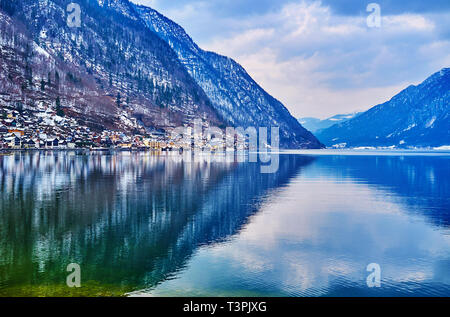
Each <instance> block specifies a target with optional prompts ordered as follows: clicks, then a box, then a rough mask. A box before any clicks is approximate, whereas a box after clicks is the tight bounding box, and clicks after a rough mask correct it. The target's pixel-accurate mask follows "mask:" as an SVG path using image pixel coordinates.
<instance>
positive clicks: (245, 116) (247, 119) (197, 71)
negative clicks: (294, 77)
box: [136, 6, 322, 148]
mask: <svg viewBox="0 0 450 317" xmlns="http://www.w3.org/2000/svg"><path fill="white" fill-rule="evenodd" d="M136 10H137V11H138V12H139V15H140V17H141V18H142V19H143V20H144V21H145V23H146V25H147V26H148V28H150V29H151V30H153V31H154V32H155V33H157V34H158V35H159V36H160V37H161V38H162V39H164V40H165V41H166V42H167V43H168V44H169V45H170V46H171V47H172V48H173V49H174V51H175V52H176V53H177V54H178V58H179V59H180V61H181V62H182V63H183V65H185V67H186V69H187V71H188V72H189V74H190V75H191V76H192V77H193V78H194V79H195V80H196V82H197V83H198V85H199V86H200V87H202V88H203V90H204V91H205V93H206V95H207V96H208V97H209V98H210V100H211V101H212V103H213V106H214V107H215V109H216V110H217V111H218V112H219V113H220V114H221V115H222V117H224V118H226V119H227V121H228V124H230V125H232V126H243V127H247V126H255V127H258V126H262V127H270V126H278V127H280V139H281V146H282V147H285V148H295V147H303V148H318V147H321V146H322V145H321V144H320V142H318V141H317V139H316V138H315V137H314V136H313V135H312V134H311V133H310V132H309V131H307V130H306V129H304V128H303V127H302V126H301V125H300V124H299V123H298V122H297V120H296V119H295V118H293V117H292V116H291V114H290V113H289V111H288V110H287V109H286V108H285V107H284V106H283V105H282V104H281V103H280V102H279V101H278V100H276V99H275V98H273V97H272V96H270V95H269V94H268V93H267V92H266V91H264V89H262V88H261V87H260V86H259V85H258V84H257V83H256V82H255V81H254V80H253V79H252V78H251V77H250V76H249V75H248V73H247V72H246V71H245V69H244V68H242V66H241V65H239V64H238V63H236V62H235V61H233V60H232V59H230V58H227V57H224V56H221V55H218V54H215V53H212V52H207V51H204V50H202V49H200V48H199V47H198V46H197V44H195V43H194V42H193V41H192V39H191V38H190V37H189V35H187V34H186V32H185V31H184V29H183V28H182V27H181V26H179V25H177V24H176V23H174V22H173V21H171V20H169V19H168V18H166V17H164V16H163V15H161V14H160V13H158V12H157V11H155V10H153V9H151V8H148V7H143V6H136Z"/></svg>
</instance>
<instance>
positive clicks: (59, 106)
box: [56, 97, 64, 117]
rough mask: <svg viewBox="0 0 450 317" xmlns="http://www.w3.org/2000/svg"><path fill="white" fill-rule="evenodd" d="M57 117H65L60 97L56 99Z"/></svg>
mask: <svg viewBox="0 0 450 317" xmlns="http://www.w3.org/2000/svg"><path fill="white" fill-rule="evenodd" d="M56 115H57V116H60V117H64V111H63V110H62V108H61V100H60V99H59V97H56Z"/></svg>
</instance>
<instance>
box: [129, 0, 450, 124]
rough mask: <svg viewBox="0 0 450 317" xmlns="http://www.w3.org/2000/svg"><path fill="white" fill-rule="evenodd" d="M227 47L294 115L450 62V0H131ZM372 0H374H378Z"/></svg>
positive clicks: (356, 103) (386, 90)
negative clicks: (377, 20) (373, 10)
mask: <svg viewBox="0 0 450 317" xmlns="http://www.w3.org/2000/svg"><path fill="white" fill-rule="evenodd" d="M134 1H135V2H137V3H141V4H145V5H148V6H150V7H152V8H154V9H156V10H158V11H159V12H161V13H162V14H164V15H166V16H167V17H169V18H171V19H173V20H174V21H175V22H177V23H178V24H180V25H181V26H182V27H184V28H185V29H186V31H187V32H188V33H189V35H191V36H192V38H193V39H194V40H195V41H196V42H197V43H198V44H199V46H200V47H202V48H204V49H206V50H212V51H215V52H217V53H220V54H223V55H226V56H230V57H232V58H234V59H235V60H236V61H237V62H239V63H240V64H242V65H243V66H244V68H245V69H246V70H247V71H248V72H249V74H250V75H251V76H252V77H253V78H254V79H255V80H256V81H257V82H258V83H259V84H260V85H261V86H262V87H263V88H264V89H266V90H267V91H268V92H269V93H270V94H272V95H273V96H274V97H276V98H278V99H279V100H281V101H282V102H283V103H284V104H285V105H286V107H287V108H288V109H289V110H290V111H291V113H292V114H293V115H294V116H296V117H304V116H316V117H321V118H325V117H329V116H331V115H334V114H337V113H348V112H353V111H357V110H365V109H368V108H369V107H371V106H374V105H376V104H378V103H381V102H384V101H386V100H388V99H390V98H391V97H392V96H393V95H394V94H396V93H398V92H399V91H400V90H402V89H403V88H406V87H407V86H408V85H409V84H417V83H419V82H421V81H422V80H424V79H425V78H426V77H428V76H429V75H431V74H432V73H434V72H436V71H439V70H440V69H441V68H443V67H450V1H448V0H442V1H441V0H435V1H427V2H426V1H423V0H422V1H420V0H413V1H408V4H404V1H396V0H384V1H377V3H378V4H379V5H380V7H381V15H382V24H381V28H369V27H368V26H367V22H366V20H367V16H368V15H369V14H370V13H368V12H366V7H367V5H368V4H369V3H370V2H372V1H358V0H338V1H331V0H323V1H314V0H291V1H288V0H278V1H273V0H228V1H218V0H134ZM374 2H375V1H374Z"/></svg>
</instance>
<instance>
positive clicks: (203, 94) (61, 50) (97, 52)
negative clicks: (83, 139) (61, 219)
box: [0, 0, 323, 148]
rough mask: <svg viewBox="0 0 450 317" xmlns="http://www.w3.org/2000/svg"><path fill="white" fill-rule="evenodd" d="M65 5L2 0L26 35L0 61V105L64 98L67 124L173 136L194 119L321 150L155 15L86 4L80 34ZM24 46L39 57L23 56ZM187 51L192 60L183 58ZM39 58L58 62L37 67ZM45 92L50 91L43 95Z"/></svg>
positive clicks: (286, 116) (119, 4)
mask: <svg viewBox="0 0 450 317" xmlns="http://www.w3.org/2000/svg"><path fill="white" fill-rule="evenodd" d="M69 3H70V1H69V0H37V1H31V0H20V1H18V2H15V3H11V2H9V1H8V0H0V8H2V9H4V10H5V12H4V14H6V16H10V17H11V19H12V22H11V23H12V26H13V29H11V30H12V31H11V33H12V34H15V33H16V32H18V29H22V30H23V32H22V33H23V35H21V37H22V38H23V39H24V41H23V43H21V44H20V45H22V46H21V47H18V46H15V44H14V41H13V39H12V37H9V35H8V34H6V35H5V37H9V38H8V39H6V38H5V39H4V41H3V49H4V50H9V51H10V59H8V58H6V57H5V56H1V57H2V60H1V63H2V73H3V76H1V78H0V84H1V85H2V86H3V87H7V88H6V89H5V90H4V91H2V93H4V94H3V95H0V104H2V105H4V106H8V107H14V104H13V100H18V101H19V102H20V103H21V104H24V105H25V108H27V109H28V108H29V109H31V110H32V109H34V108H35V107H36V106H37V105H36V104H38V105H41V106H45V107H53V108H55V104H56V102H55V100H56V99H57V97H60V98H61V103H62V106H63V108H64V112H65V114H66V115H70V116H73V117H75V118H76V119H77V120H79V121H80V122H84V123H85V124H87V125H88V126H92V127H95V128H96V129H98V130H101V129H103V128H105V127H107V128H116V127H117V128H118V129H119V130H124V131H140V132H139V133H145V132H146V131H147V132H148V131H150V130H158V131H167V129H168V128H169V129H170V128H174V127H175V126H180V125H186V124H190V123H191V122H192V120H193V118H195V117H197V118H201V119H203V120H205V121H207V122H209V123H210V124H212V125H216V126H219V127H224V126H227V125H229V126H235V127H237V126H242V127H244V128H246V127H249V126H255V127H272V126H278V127H280V140H281V144H280V145H281V147H282V148H320V147H323V145H322V144H321V143H320V142H319V141H318V140H317V139H316V138H315V137H314V136H313V135H312V133H310V132H309V131H307V130H306V129H304V128H303V127H302V126H301V125H300V124H299V123H298V122H297V121H296V120H295V119H294V118H293V117H292V116H291V115H290V113H289V111H288V110H287V109H286V108H285V107H284V106H283V105H282V104H281V103H280V102H279V101H278V100H276V99H275V98H273V97H272V96H270V95H269V94H268V93H267V92H266V91H265V90H264V89H262V88H261V87H260V86H259V85H257V84H256V83H255V82H254V81H253V79H252V78H251V76H250V75H249V74H248V73H247V72H246V71H245V69H244V68H243V67H242V66H241V65H239V64H238V63H236V62H235V61H233V60H232V59H230V58H228V57H224V56H221V55H219V54H216V53H213V52H207V51H203V50H202V49H200V48H199V47H198V45H197V44H196V43H195V42H194V41H193V40H192V38H191V37H190V36H189V35H188V34H187V33H186V32H185V31H184V29H183V28H182V27H181V26H179V25H178V24H176V23H175V22H173V21H171V20H170V19H168V18H166V17H164V19H162V17H163V16H162V15H161V14H160V13H159V12H157V11H155V10H153V9H151V8H147V7H143V6H138V5H136V4H134V3H132V2H130V1H128V0H114V1H113V0H80V1H77V3H78V4H79V5H80V7H81V12H82V27H81V28H70V27H68V26H67V25H66V21H65V19H66V16H67V12H66V5H68V4H69ZM7 12H9V13H7ZM150 13H151V15H152V17H153V18H152V19H149V16H148V14H150ZM160 21H164V23H160ZM158 24H159V25H160V26H162V25H164V26H167V27H170V28H169V29H168V31H170V32H173V33H177V34H172V35H171V36H169V35H170V34H169V33H166V35H167V36H165V37H164V36H163V34H164V32H163V31H162V30H159V29H155V26H156V25H158ZM19 26H20V27H19ZM5 27H9V26H5ZM180 34H181V36H182V37H180ZM25 39H26V40H25ZM170 39H177V41H178V40H179V45H178V46H176V45H174V41H172V42H171V41H170ZM35 45H36V47H35ZM26 47H33V48H34V49H32V50H29V51H30V52H29V55H30V56H21V54H22V53H21V52H23V51H25V50H26ZM186 48H188V53H189V54H190V56H188V57H190V59H186V58H185V57H186V55H185V54H184V53H186V51H185V50H184V49H186ZM39 52H40V53H42V55H45V56H46V57H47V58H48V59H52V60H53V61H54V62H52V63H50V64H48V63H47V62H45V61H35V62H33V58H32V56H34V55H36V54H39ZM182 53H183V54H182ZM27 54H28V53H27ZM16 60H20V63H19V66H20V70H19V72H18V73H17V74H15V75H14V76H15V77H14V76H13V77H14V78H12V79H11V78H10V77H11V76H10V72H8V69H12V65H14V63H16ZM189 61H194V62H195V63H193V64H192V65H191V64H189ZM30 69H31V70H32V75H31V76H30V75H27V72H30ZM57 73H58V78H59V77H61V79H60V80H59V79H58V80H59V82H58V84H59V87H56V85H55V82H56V77H57V75H56V74H57ZM27 76H28V77H27ZM26 77H27V78H26ZM26 79H28V80H26ZM27 81H28V82H29V85H27V87H24V82H25V83H26V82H27ZM44 81H45V82H48V83H49V84H48V85H47V86H46V85H45V83H44V84H42V82H44ZM40 83H41V84H40ZM40 85H41V87H44V86H45V87H44V89H42V91H40V89H39V86H40ZM22 88H23V89H22ZM2 96H3V97H2ZM5 96H6V97H5ZM14 102H15V101H14Z"/></svg>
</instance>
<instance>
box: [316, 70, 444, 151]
mask: <svg viewBox="0 0 450 317" xmlns="http://www.w3.org/2000/svg"><path fill="white" fill-rule="evenodd" d="M316 135H317V137H318V138H319V139H320V140H321V141H322V142H323V143H325V144H326V145H327V146H335V147H398V148H408V147H441V146H448V145H450V68H444V69H442V70H441V71H439V72H437V73H435V74H433V75H432V76H430V77H429V78H428V79H426V80H425V81H424V82H423V83H421V84H420V85H417V86H414V85H411V86H409V87H408V88H406V89H405V90H403V91H402V92H400V93H399V94H398V95H396V96H395V97H393V98H392V99H391V100H389V101H388V102H386V103H384V104H381V105H377V106H375V107H373V108H372V109H370V110H368V111H367V112H364V113H362V114H360V115H359V116H357V117H355V118H353V119H351V120H349V121H346V122H343V123H339V124H336V125H333V126H332V127H330V128H328V129H325V130H322V131H319V132H318V133H317V134H316Z"/></svg>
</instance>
